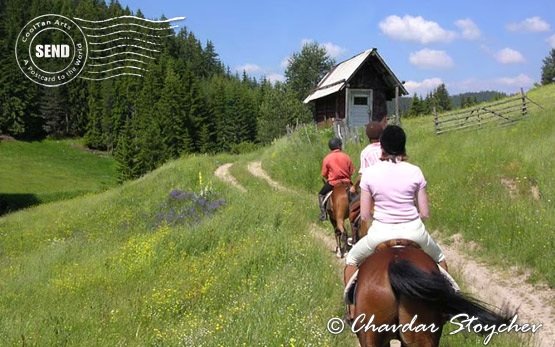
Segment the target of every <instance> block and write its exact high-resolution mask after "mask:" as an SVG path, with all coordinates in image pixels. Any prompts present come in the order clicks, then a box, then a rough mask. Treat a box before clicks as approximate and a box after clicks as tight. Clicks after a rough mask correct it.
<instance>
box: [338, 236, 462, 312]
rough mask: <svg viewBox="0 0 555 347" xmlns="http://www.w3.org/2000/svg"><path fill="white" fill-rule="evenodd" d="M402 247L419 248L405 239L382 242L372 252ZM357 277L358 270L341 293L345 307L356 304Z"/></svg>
mask: <svg viewBox="0 0 555 347" xmlns="http://www.w3.org/2000/svg"><path fill="white" fill-rule="evenodd" d="M404 247H412V248H416V249H420V246H419V245H418V244H417V243H416V242H414V241H411V240H407V239H392V240H387V241H384V242H382V243H380V244H379V245H377V246H376V250H375V251H374V252H382V251H385V250H386V249H388V248H404ZM438 269H439V272H441V274H442V275H443V276H444V277H445V278H447V280H448V281H449V282H450V283H451V286H452V287H453V289H454V290H455V291H457V292H458V291H460V290H461V289H460V287H459V285H458V284H457V282H456V281H455V279H454V278H453V277H452V276H451V275H450V274H449V273H448V272H447V271H445V270H444V269H443V268H442V267H441V266H439V265H438ZM357 277H358V270H357V271H355V273H354V274H353V276H352V277H351V278H350V279H349V281H348V282H347V285H346V286H345V291H344V292H343V299H344V300H345V303H346V304H347V305H355V304H356V303H355V293H356V287H357Z"/></svg>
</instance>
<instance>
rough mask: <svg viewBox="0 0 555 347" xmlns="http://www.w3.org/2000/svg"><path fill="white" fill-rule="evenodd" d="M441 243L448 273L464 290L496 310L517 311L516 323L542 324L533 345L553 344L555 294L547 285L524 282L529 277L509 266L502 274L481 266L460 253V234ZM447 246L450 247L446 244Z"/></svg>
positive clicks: (524, 272)
mask: <svg viewBox="0 0 555 347" xmlns="http://www.w3.org/2000/svg"><path fill="white" fill-rule="evenodd" d="M448 241H450V242H444V243H442V244H441V247H442V249H443V253H444V254H445V256H446V258H447V261H448V264H449V266H450V271H449V272H451V273H454V274H456V275H458V276H459V278H462V279H463V280H464V284H465V285H466V287H465V290H466V291H469V292H470V293H471V294H472V295H474V296H476V297H477V298H479V299H481V300H483V301H485V302H487V303H490V304H493V305H495V306H497V307H509V308H512V309H518V316H519V319H518V321H519V322H521V324H522V323H530V324H538V323H541V324H543V326H542V328H541V329H540V330H539V331H538V333H537V334H536V335H535V336H534V337H535V344H536V346H542V347H543V346H545V347H552V346H553V341H555V331H554V326H553V322H555V308H554V303H555V294H554V293H553V291H552V290H551V289H549V287H548V286H547V285H531V284H529V283H527V282H526V279H527V278H528V276H529V274H528V273H527V272H526V271H524V270H520V269H518V268H517V267H513V268H510V269H507V270H504V271H500V270H499V269H493V268H491V267H489V266H486V265H484V264H481V263H479V262H477V261H475V260H473V259H471V258H470V257H469V256H468V255H466V254H465V253H464V251H463V250H465V249H468V248H469V246H468V244H469V243H467V242H464V240H463V238H462V236H461V235H460V234H456V235H453V236H452V237H451V238H450V239H449V240H448ZM447 243H450V245H446V244H447Z"/></svg>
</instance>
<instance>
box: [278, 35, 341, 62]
mask: <svg viewBox="0 0 555 347" xmlns="http://www.w3.org/2000/svg"><path fill="white" fill-rule="evenodd" d="M313 42H314V40H313V39H302V40H301V47H303V46H304V45H306V44H307V43H313ZM320 47H322V48H323V49H325V50H326V53H327V54H328V56H329V57H330V58H333V59H336V58H338V57H340V56H342V55H343V54H344V53H345V52H347V50H346V49H345V48H343V47H340V46H338V45H336V44H335V43H332V42H326V43H321V44H320ZM287 59H289V57H287ZM281 63H282V64H284V62H283V61H282V62H281ZM282 67H283V65H282ZM285 67H287V64H286V65H285Z"/></svg>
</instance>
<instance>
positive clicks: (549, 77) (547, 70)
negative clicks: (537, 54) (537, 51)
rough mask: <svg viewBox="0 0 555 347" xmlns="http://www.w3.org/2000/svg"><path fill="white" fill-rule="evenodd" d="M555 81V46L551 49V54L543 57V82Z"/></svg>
mask: <svg viewBox="0 0 555 347" xmlns="http://www.w3.org/2000/svg"><path fill="white" fill-rule="evenodd" d="M554 82H555V48H553V49H551V52H549V55H548V56H547V57H545V58H544V59H543V66H542V84H543V85H546V84H550V83H554Z"/></svg>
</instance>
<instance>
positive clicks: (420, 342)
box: [399, 298, 443, 347]
mask: <svg viewBox="0 0 555 347" xmlns="http://www.w3.org/2000/svg"><path fill="white" fill-rule="evenodd" d="M411 322H413V323H412V324H411ZM399 324H402V325H409V324H411V326H412V327H413V328H414V329H415V328H416V327H418V326H421V324H422V325H423V326H421V327H423V329H419V331H418V332H416V331H411V330H414V329H406V330H407V331H406V332H401V334H400V335H401V342H402V344H403V346H418V347H437V346H439V339H440V338H441V331H442V327H443V324H442V317H441V315H440V314H438V312H434V311H433V310H431V309H430V308H429V307H426V305H425V304H424V303H422V302H415V301H412V302H411V301H410V300H408V299H405V298H401V300H400V304H399Z"/></svg>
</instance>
